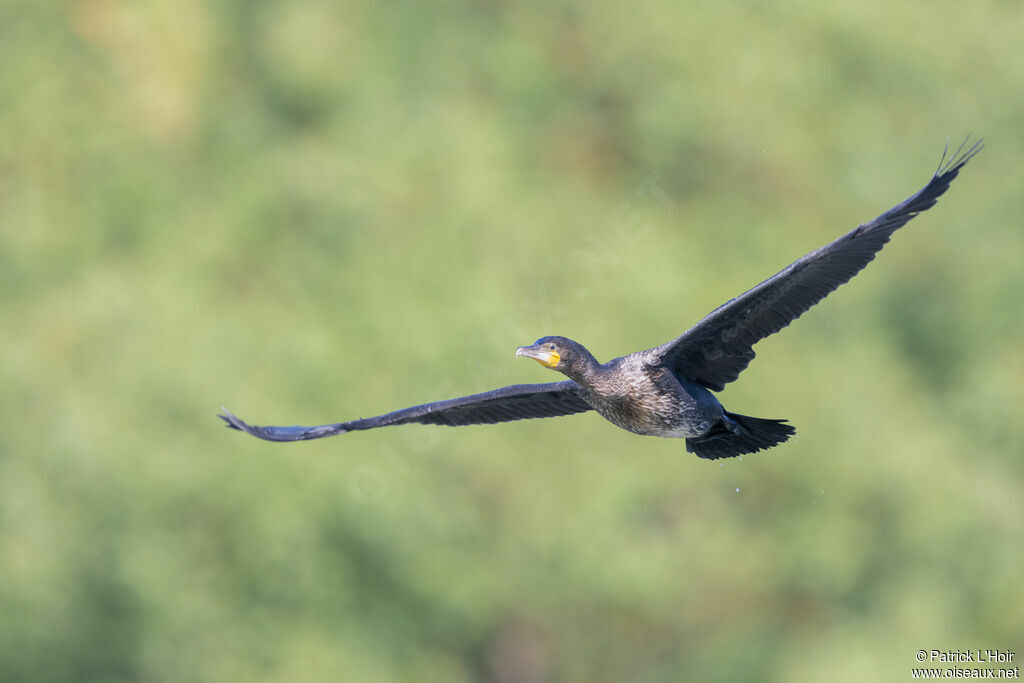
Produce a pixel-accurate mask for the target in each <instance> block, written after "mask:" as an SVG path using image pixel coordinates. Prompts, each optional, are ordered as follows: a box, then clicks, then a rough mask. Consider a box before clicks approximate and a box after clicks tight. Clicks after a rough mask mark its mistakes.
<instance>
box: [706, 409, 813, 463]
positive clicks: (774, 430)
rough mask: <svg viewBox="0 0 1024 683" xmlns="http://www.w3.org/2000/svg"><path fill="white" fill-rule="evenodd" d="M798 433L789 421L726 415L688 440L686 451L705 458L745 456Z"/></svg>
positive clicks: (733, 414)
mask: <svg viewBox="0 0 1024 683" xmlns="http://www.w3.org/2000/svg"><path fill="white" fill-rule="evenodd" d="M794 434H796V429H794V428H793V426H792V425H790V424H787V423H786V421H785V420H768V419H764V418H760V417H748V416H746V415H737V414H736V413H729V412H726V413H725V418H724V419H723V420H722V422H720V423H719V424H717V425H715V427H713V428H712V429H711V431H710V432H708V433H707V434H705V435H704V436H700V437H697V438H695V439H687V440H686V450H687V451H689V452H690V453H696V454H697V455H698V456H700V457H701V458H707V459H708V460H717V459H718V458H731V457H733V456H736V455H743V454H744V453H756V452H757V451H761V450H766V449H768V448H771V447H772V446H778V445H779V444H780V443H782V442H784V441H786V440H787V439H789V437H791V436H793V435H794Z"/></svg>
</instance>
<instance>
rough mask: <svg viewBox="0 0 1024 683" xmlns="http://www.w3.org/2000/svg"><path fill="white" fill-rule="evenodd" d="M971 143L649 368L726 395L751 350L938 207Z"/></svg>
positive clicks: (653, 358) (659, 351)
mask: <svg viewBox="0 0 1024 683" xmlns="http://www.w3.org/2000/svg"><path fill="white" fill-rule="evenodd" d="M968 139H969V138H968ZM968 139H965V140H964V141H963V143H961V145H960V147H959V148H958V149H957V150H956V152H955V153H954V154H953V159H952V160H951V161H949V162H948V163H946V154H945V152H943V155H942V161H940V162H939V168H938V170H937V171H936V172H935V175H933V176H932V179H931V180H930V181H928V184H927V185H925V186H924V187H923V188H922V189H921V191H919V192H918V193H917V194H915V195H914V196H913V197H910V198H909V199H907V200H906V201H905V202H903V203H902V204H899V205H897V206H895V207H893V208H891V209H889V210H888V211H886V212H885V213H883V214H882V215H881V216H879V217H878V218H876V219H874V220H873V221H870V222H868V223H864V224H863V225H861V226H858V227H857V228H854V229H853V230H851V231H850V232H848V233H846V234H845V235H843V236H842V237H840V238H839V239H837V240H835V241H834V242H832V243H830V244H826V245H825V246H824V247H822V248H821V249H818V250H816V251H812V252H811V253H809V254H807V255H806V256H804V257H803V258H801V259H799V260H798V261H795V262H794V263H792V264H790V265H789V266H787V267H786V268H784V269H783V270H781V271H779V272H778V273H776V274H775V275H773V276H772V277H770V278H768V279H767V280H765V281H764V282H762V283H761V284H759V285H757V286H756V287H754V288H753V289H751V290H749V291H748V292H746V293H744V294H741V295H740V296H738V297H736V298H735V299H732V300H731V301H728V302H726V303H725V304H723V305H721V306H719V307H718V308H716V309H715V310H714V311H712V312H711V313H709V314H708V315H707V316H706V317H705V318H704V319H703V320H701V321H700V322H699V323H697V324H696V325H694V326H693V327H692V328H690V329H689V330H687V331H686V332H685V333H684V334H683V335H682V336H680V337H678V338H676V339H674V340H673V341H671V342H669V343H667V344H664V345H663V346H659V347H657V348H654V349H651V350H650V351H648V352H647V353H648V354H649V355H648V357H649V361H648V362H650V363H660V364H661V365H664V366H666V367H669V368H671V369H672V370H674V371H675V372H677V373H678V374H680V375H682V376H684V377H686V378H687V379H689V380H691V381H694V382H697V383H699V384H702V385H704V386H705V387H707V388H709V389H713V390H715V391H721V390H722V389H724V388H725V385H726V384H728V383H729V382H732V381H733V380H735V379H736V378H737V377H739V374H740V373H741V372H743V370H744V369H745V368H746V367H747V365H749V364H750V361H751V360H753V358H754V350H753V348H752V347H753V345H754V344H756V343H757V342H758V341H760V340H762V339H764V338H765V337H767V336H768V335H771V334H775V333H776V332H778V331H779V330H781V329H782V328H784V327H785V326H786V325H788V324H789V323H791V322H793V321H794V320H796V319H797V318H798V317H800V315H802V314H803V313H804V311H806V310H807V309H809V308H810V307H811V306H813V305H814V304H816V303H818V302H819V301H821V300H822V299H824V298H825V297H826V296H828V294H829V293H830V292H832V291H833V290H835V289H836V288H837V287H839V285H841V284H843V283H844V282H846V281H848V280H849V279H850V278H852V277H853V276H854V275H856V274H857V273H858V272H860V271H861V269H862V268H864V266H866V265H867V264H868V263H870V262H871V260H872V259H873V258H874V257H875V254H877V253H878V252H879V251H880V250H881V249H882V247H883V246H885V243H886V242H888V241H889V238H890V237H891V236H892V234H893V233H894V232H895V231H896V230H898V229H899V228H901V227H902V226H903V225H905V224H906V222H907V221H909V220H910V219H911V218H913V217H914V216H916V215H917V214H919V213H921V212H922V211H924V210H926V209H929V208H931V207H932V206H933V205H934V204H935V202H936V201H937V200H938V198H939V197H941V196H942V194H943V193H944V192H945V191H946V190H947V189H948V188H949V184H950V183H951V182H953V179H954V178H956V177H957V174H958V173H959V172H960V169H961V168H963V165H964V164H966V163H967V162H968V161H970V159H971V157H973V156H974V155H975V154H977V153H978V152H979V151H981V148H982V144H981V140H978V141H977V142H975V143H974V144H973V145H971V146H970V147H967V143H968ZM965 148H967V149H966V151H964V149H965Z"/></svg>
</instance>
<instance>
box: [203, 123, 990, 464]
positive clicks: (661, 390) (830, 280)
mask: <svg viewBox="0 0 1024 683" xmlns="http://www.w3.org/2000/svg"><path fill="white" fill-rule="evenodd" d="M966 142H967V141H966V140H965V141H964V144H962V145H961V148H960V149H958V150H957V152H956V153H955V154H954V155H953V159H952V161H950V162H949V163H945V164H944V163H942V162H940V164H939V169H938V170H937V171H936V172H935V174H934V175H933V176H932V178H931V180H930V181H929V182H928V184H927V185H925V186H924V188H922V189H921V190H920V191H919V192H917V193H916V194H914V195H913V196H912V197H910V198H909V199H907V200H906V201H904V202H902V203H900V204H898V205H897V206H895V207H893V208H892V209H890V210H889V211H886V212H885V213H883V214H882V215H880V216H879V217H878V218H875V219H874V220H872V221H869V222H868V223H864V224H862V225H860V226H858V227H857V228H854V229H853V230H851V231H850V232H848V233H846V234H845V235H843V236H842V237H840V238H838V239H836V240H834V241H833V242H830V243H829V244H826V245H825V246H824V247H821V248H820V249H817V250H815V251H812V252H810V253H809V254H807V255H806V256H804V257H802V258H800V259H798V260H796V261H794V262H793V263H792V264H790V265H789V266H787V267H786V268H784V269H782V270H781V271H779V272H778V273H776V274H775V275H773V276H772V277H770V278H768V279H767V280H765V281H764V282H762V283H761V284H759V285H757V286H755V287H753V288H752V289H750V290H748V291H746V292H744V293H743V294H741V295H740V296H738V297H736V298H734V299H731V300H730V301H728V302H726V303H725V304H723V305H721V306H719V307H718V308H716V309H715V310H714V311H712V312H711V313H709V314H708V315H707V316H705V317H704V318H703V319H702V320H701V321H700V322H698V323H697V324H696V325H694V326H693V327H691V328H690V329H689V330H687V331H686V332H685V333H683V334H682V335H680V336H679V337H677V338H676V339H673V340H672V341H670V342H668V343H666V344H663V345H661V346H658V347H655V348H652V349H647V350H646V351H638V352H636V353H631V354H629V355H626V356H622V357H621V358H615V359H613V360H610V361H608V362H607V363H604V364H602V363H599V362H598V361H597V360H596V359H595V358H594V356H593V355H592V354H591V353H590V352H589V351H587V349H586V348H584V347H583V345H581V344H579V343H577V342H575V341H572V340H570V339H566V338H565V337H544V338H541V339H539V340H537V342H536V343H534V344H532V345H530V346H521V347H519V348H518V349H517V350H516V355H517V356H526V357H528V358H533V359H535V360H537V361H538V362H540V363H541V364H542V365H544V366H545V367H548V368H551V369H554V370H557V371H559V372H561V373H562V374H564V375H565V376H566V377H568V379H566V380H564V381H561V382H551V383H548V384H521V385H514V386H508V387H503V388H501V389H495V390H493V391H488V392H484V393H482V394H475V395H473V396H463V397H461V398H455V399H450V400H445V401H436V402H434V403H427V404H423V405H419V406H413V407H411V408H405V409H403V410H397V411H395V412H393V413H387V414H385V415H380V416H377V417H371V418H366V419H360V420H353V421H350V422H339V423H336V424H329V425H320V426H316V427H302V426H294V427H257V426H252V425H249V424H246V423H245V422H243V421H242V420H240V419H238V418H237V417H235V416H234V415H232V414H231V413H229V412H227V411H226V410H225V411H224V412H225V414H224V415H221V416H220V417H221V418H222V419H224V420H225V421H226V422H227V423H228V426H229V427H232V428H234V429H239V430H241V431H244V432H247V433H249V434H252V435H253V436H257V437H259V438H261V439H266V440H269V441H302V440H307V439H319V438H323V437H326V436H333V435H335V434H342V433H345V432H350V431H357V430H364V429H373V428H376V427H385V426H389V425H397V424H407V423H410V422H419V423H424V424H441V425H449V426H459V425H469V424H492V423H496V422H507V421H511V420H522V419H527V418H538V417H557V416H560V415H571V414H574V413H582V412H586V411H588V410H594V411H596V412H597V413H598V414H600V415H601V416H602V417H604V418H605V419H606V420H608V421H609V422H611V423H612V424H614V425H616V426H618V427H621V428H622V429H625V430H627V431H630V432H632V433H634V434H641V435H647V436H658V437H663V438H682V439H686V447H687V450H688V451H690V452H693V453H696V454H697V455H699V456H700V457H702V458H710V459H716V458H723V457H731V456H735V455H740V454H743V453H752V452H756V451H759V450H763V449H767V448H771V447H772V446H775V445H778V444H780V443H782V442H783V441H786V440H787V439H788V438H789V437H790V436H791V435H792V434H794V433H795V430H794V429H793V427H792V426H790V425H789V424H787V423H786V421H785V420H775V419H764V418H755V417H748V416H745V415H738V414H736V413H731V412H729V411H727V410H725V409H724V408H723V407H722V404H721V403H719V401H718V399H717V398H716V397H715V396H714V394H713V393H712V391H721V390H722V389H723V388H725V385H726V384H728V383H729V382H732V381H733V380H735V379H736V378H737V377H738V376H739V374H740V373H741V372H742V371H743V370H744V369H745V368H746V367H747V365H748V364H749V363H750V361H751V360H753V358H754V350H753V346H754V344H756V343H757V342H758V341H760V340H761V339H764V338H765V337H767V336H769V335H771V334H774V333H775V332H778V331H779V330H781V329H782V328H784V327H786V326H787V325H788V324H789V323H790V322H792V321H793V320H795V319H796V318H798V317H799V316H800V315H802V314H803V313H804V312H805V311H806V310H807V309H809V308H810V307H811V306H813V305H814V304H816V303H818V302H819V301H820V300H821V299H823V298H825V297H826V296H827V295H828V294H829V293H830V292H832V291H833V290H835V289H836V288H837V287H839V286H840V285H842V284H843V283H844V282H846V281H848V280H849V279H850V278H852V277H853V276H854V275H856V274H857V273H858V272H860V270H861V269H862V268H864V266H866V265H867V264H868V263H869V262H870V261H871V260H872V259H873V258H874V257H875V254H876V253H878V251H880V250H881V249H882V247H883V246H885V244H886V242H888V241H889V238H890V237H891V236H892V233H893V232H895V231H896V230H898V229H899V228H900V227H902V226H903V225H905V224H906V223H907V221H909V220H910V219H912V218H914V217H915V216H916V215H917V214H919V213H920V212H921V211H924V210H926V209H928V208H930V207H931V206H933V205H934V204H935V202H936V201H937V200H938V198H939V197H940V196H941V195H942V194H943V193H944V192H945V191H946V190H947V189H948V188H949V184H950V183H951V182H952V181H953V179H954V178H956V176H957V174H958V173H959V171H960V169H961V168H962V167H963V166H964V164H966V163H967V162H968V161H969V160H970V159H971V157H973V156H974V155H975V154H977V153H978V151H980V149H981V142H980V141H979V142H976V143H974V144H973V145H972V146H971V147H969V148H967V149H966V151H964V147H966ZM961 152H962V153H961ZM943 160H945V155H943Z"/></svg>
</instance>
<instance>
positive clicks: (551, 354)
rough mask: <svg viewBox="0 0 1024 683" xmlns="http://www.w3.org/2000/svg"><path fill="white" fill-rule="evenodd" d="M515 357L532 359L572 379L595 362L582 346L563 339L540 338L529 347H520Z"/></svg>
mask: <svg viewBox="0 0 1024 683" xmlns="http://www.w3.org/2000/svg"><path fill="white" fill-rule="evenodd" d="M516 356H525V357H526V358H532V359H534V360H535V361H537V362H538V363H540V364H541V365H543V366H544V367H546V368H551V369H552V370H558V371H559V372H561V373H563V374H565V375H568V376H570V377H572V376H573V375H579V374H582V372H583V371H584V370H585V369H588V368H589V367H590V366H591V364H596V363H597V361H595V360H594V357H593V356H592V355H590V352H589V351H587V350H586V349H585V348H584V347H583V345H582V344H579V343H577V342H574V341H573V340H572V339H566V338H565V337H541V338H540V339H538V340H537V341H536V342H534V343H533V344H531V345H530V346H520V347H519V348H517V349H516Z"/></svg>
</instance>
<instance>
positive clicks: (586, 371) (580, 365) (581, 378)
mask: <svg viewBox="0 0 1024 683" xmlns="http://www.w3.org/2000/svg"><path fill="white" fill-rule="evenodd" d="M580 356H581V357H580V358H579V359H577V360H576V362H575V363H573V364H572V367H571V368H569V369H568V370H567V371H566V373H565V375H566V376H567V377H568V378H569V379H571V380H574V381H575V382H576V383H577V384H582V385H584V386H589V385H591V384H593V382H594V380H595V379H596V378H597V377H598V375H600V374H601V370H602V368H603V366H602V365H601V364H600V363H598V362H597V359H596V358H594V356H593V354H591V353H590V352H589V351H587V350H586V349H583V352H582V353H581V354H580Z"/></svg>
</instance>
